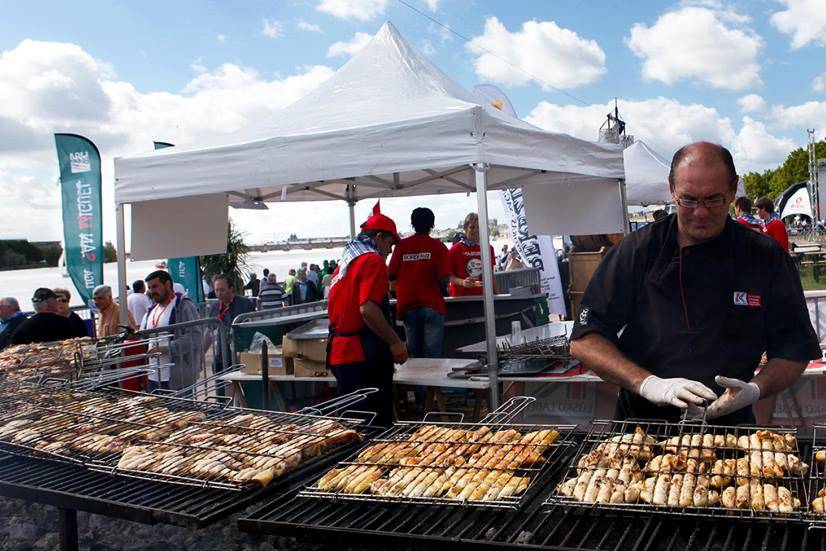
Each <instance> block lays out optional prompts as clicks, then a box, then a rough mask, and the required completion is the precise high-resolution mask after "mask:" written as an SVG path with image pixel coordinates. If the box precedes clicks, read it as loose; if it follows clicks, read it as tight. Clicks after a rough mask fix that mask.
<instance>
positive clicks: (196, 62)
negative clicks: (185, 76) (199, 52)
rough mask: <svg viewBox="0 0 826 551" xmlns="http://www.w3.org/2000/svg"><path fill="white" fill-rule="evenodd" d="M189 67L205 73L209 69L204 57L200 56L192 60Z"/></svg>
mask: <svg viewBox="0 0 826 551" xmlns="http://www.w3.org/2000/svg"><path fill="white" fill-rule="evenodd" d="M189 68H190V69H192V70H193V71H195V72H196V73H203V72H204V71H206V70H207V68H206V65H204V58H202V57H198V58H196V59H193V60H192V63H190V64H189Z"/></svg>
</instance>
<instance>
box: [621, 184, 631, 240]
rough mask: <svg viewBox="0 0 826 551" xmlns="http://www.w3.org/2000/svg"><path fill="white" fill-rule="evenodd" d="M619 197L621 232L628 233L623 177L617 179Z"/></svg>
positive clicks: (626, 201) (626, 199)
mask: <svg viewBox="0 0 826 551" xmlns="http://www.w3.org/2000/svg"><path fill="white" fill-rule="evenodd" d="M619 191H620V198H621V200H622V233H624V234H625V235H628V233H629V231H630V230H629V221H628V197H627V196H626V195H625V179H624V178H620V179H619Z"/></svg>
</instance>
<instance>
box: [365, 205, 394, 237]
mask: <svg viewBox="0 0 826 551" xmlns="http://www.w3.org/2000/svg"><path fill="white" fill-rule="evenodd" d="M361 229H362V230H363V231H370V230H375V231H383V232H389V233H392V234H393V237H394V238H395V239H396V243H399V242H400V241H401V240H402V239H401V237H399V234H398V232H397V231H396V223H395V222H393V219H392V218H390V217H389V216H385V215H383V214H382V213H381V205H380V204H379V201H376V204H375V205H374V206H373V215H372V216H371V217H370V218H368V219H367V221H366V222H365V223H364V224H362V225H361Z"/></svg>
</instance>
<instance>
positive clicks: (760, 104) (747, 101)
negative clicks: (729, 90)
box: [737, 94, 766, 113]
mask: <svg viewBox="0 0 826 551" xmlns="http://www.w3.org/2000/svg"><path fill="white" fill-rule="evenodd" d="M737 105H739V106H740V112H741V113H760V112H761V111H763V110H764V109H765V108H766V101H765V100H764V99H763V98H761V97H760V96H758V95H757V94H749V95H747V96H743V97H741V98H740V99H738V100H737Z"/></svg>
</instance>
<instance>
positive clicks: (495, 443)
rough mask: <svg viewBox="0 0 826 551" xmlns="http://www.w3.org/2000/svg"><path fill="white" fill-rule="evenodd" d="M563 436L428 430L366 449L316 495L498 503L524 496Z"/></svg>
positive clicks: (445, 428)
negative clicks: (546, 454)
mask: <svg viewBox="0 0 826 551" xmlns="http://www.w3.org/2000/svg"><path fill="white" fill-rule="evenodd" d="M558 437H559V432H557V431H556V430H552V429H546V430H536V431H533V432H526V433H522V432H520V431H518V430H515V429H513V428H506V429H505V428H503V429H500V430H496V429H495V428H491V427H489V426H486V425H482V426H475V427H473V428H472V429H462V428H452V427H450V426H437V425H422V426H421V427H420V428H419V429H418V430H416V431H415V432H414V433H412V434H409V435H407V436H406V438H404V439H401V440H396V439H394V440H390V441H383V442H379V443H376V444H373V445H372V446H369V447H367V448H366V449H364V450H363V451H362V452H361V453H360V454H359V455H358V457H357V458H356V460H355V461H353V462H352V463H350V464H345V465H342V466H340V467H339V468H336V469H333V470H331V471H330V472H329V473H327V474H325V475H324V476H323V477H322V478H321V479H320V480H319V481H318V483H317V484H316V487H315V490H320V491H322V492H331V493H336V494H371V495H375V496H381V497H387V498H408V499H409V498H438V499H442V500H455V501H477V502H492V501H501V500H506V499H508V498H514V497H517V496H519V495H521V494H523V493H524V492H525V491H526V490H527V488H528V485H529V484H530V481H531V479H532V478H533V477H534V476H535V475H536V473H537V471H538V468H539V467H540V466H541V465H542V464H543V463H545V462H546V461H547V459H546V457H545V452H546V451H547V450H548V449H549V448H550V447H551V446H552V444H553V443H554V442H555V441H556V439H557V438H558Z"/></svg>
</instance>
